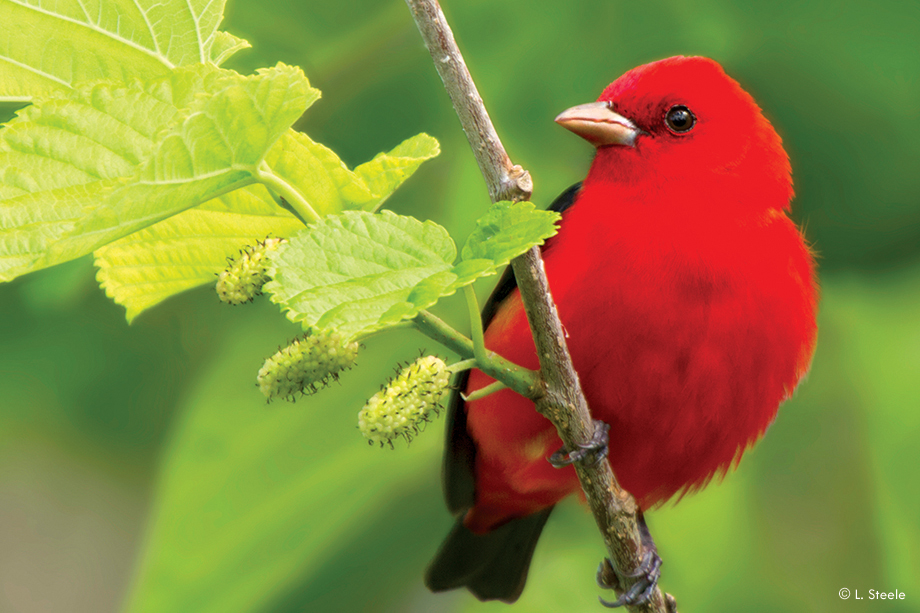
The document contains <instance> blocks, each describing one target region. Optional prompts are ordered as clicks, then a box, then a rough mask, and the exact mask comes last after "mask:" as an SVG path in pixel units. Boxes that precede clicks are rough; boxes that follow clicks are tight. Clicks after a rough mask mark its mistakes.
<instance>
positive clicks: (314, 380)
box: [258, 330, 358, 400]
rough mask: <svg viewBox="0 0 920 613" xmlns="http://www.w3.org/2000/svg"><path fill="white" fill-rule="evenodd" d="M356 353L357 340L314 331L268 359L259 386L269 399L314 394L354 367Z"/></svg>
mask: <svg viewBox="0 0 920 613" xmlns="http://www.w3.org/2000/svg"><path fill="white" fill-rule="evenodd" d="M357 355H358V343H357V342H345V337H344V336H342V335H341V334H339V333H338V332H333V331H323V330H315V331H314V332H313V333H311V334H308V335H306V336H304V337H301V338H296V339H294V341H293V342H292V343H291V344H290V345H288V346H287V347H285V348H284V349H281V350H280V351H278V353H276V354H275V355H273V356H272V357H270V358H268V359H267V360H265V364H263V365H262V368H261V369H260V370H259V377H258V385H259V389H260V390H261V391H262V393H263V394H264V395H265V397H266V398H268V399H269V400H273V399H275V398H285V399H287V400H295V399H296V397H297V394H301V395H304V394H314V393H316V391H317V389H318V388H320V387H325V386H326V385H328V384H329V381H330V380H338V378H339V373H340V372H342V371H343V370H345V369H348V368H351V367H352V366H354V364H355V358H356V357H357Z"/></svg>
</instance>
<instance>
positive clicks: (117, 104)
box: [0, 65, 319, 279]
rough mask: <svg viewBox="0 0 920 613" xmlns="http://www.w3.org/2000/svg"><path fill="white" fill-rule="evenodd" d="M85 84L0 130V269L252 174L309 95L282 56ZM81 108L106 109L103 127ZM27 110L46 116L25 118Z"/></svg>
mask: <svg viewBox="0 0 920 613" xmlns="http://www.w3.org/2000/svg"><path fill="white" fill-rule="evenodd" d="M87 91H88V92H89V94H87V93H86V92H85V91H82V90H79V91H76V92H69V93H67V94H65V97H64V98H63V100H64V101H65V102H64V103H61V104H56V103H57V100H56V99H55V100H53V101H52V102H53V104H52V103H49V104H48V105H47V106H48V108H50V110H48V109H46V104H44V103H40V104H37V105H35V106H34V107H32V108H31V109H29V110H28V111H27V112H26V113H25V114H23V115H22V116H21V117H19V118H17V120H16V121H14V122H13V123H12V124H11V126H12V127H16V126H20V125H22V127H21V129H20V128H16V129H14V130H9V128H7V129H4V130H3V131H2V132H0V136H2V138H3V141H2V142H3V147H4V148H5V149H6V150H8V151H9V153H10V157H9V160H10V164H9V166H8V168H9V170H7V171H4V175H3V181H4V185H7V186H8V187H7V188H5V190H4V192H5V193H4V195H9V196H12V197H11V198H8V199H7V200H2V201H0V222H2V226H0V228H2V229H0V238H3V241H2V244H3V252H2V253H0V279H10V278H13V277H15V276H17V275H20V274H23V273H24V272H28V271H30V270H35V269H38V268H43V267H46V266H50V265H53V264H57V263H60V262H64V261H67V260H70V259H74V258H76V257H79V256H81V255H84V254H86V253H89V252H91V251H93V250H94V249H96V248H98V247H100V246H102V245H105V244H107V243H109V242H112V241H114V240H116V239H118V238H120V237H122V236H126V235H128V234H131V233H132V232H135V231H137V230H140V229H143V228H145V227H147V226H150V225H152V224H155V223H157V222H159V221H162V220H163V219H166V218H167V217H170V216H171V215H174V214H176V213H179V212H181V211H183V210H186V209H188V208H191V207H194V206H196V205H198V204H201V203H203V202H206V201H208V200H210V199H212V198H215V197H218V196H221V195H222V194H225V193H228V192H230V191H233V190H234V189H238V188H240V187H244V186H246V185H249V184H252V183H255V182H256V181H257V180H258V177H259V176H261V175H262V174H263V173H266V172H268V171H270V169H266V168H265V167H264V164H263V160H264V159H265V157H266V155H267V153H268V151H269V150H270V149H271V148H272V147H273V146H274V144H275V143H276V141H277V140H278V139H279V137H280V136H281V135H282V134H284V132H286V131H287V130H288V129H289V128H290V125H291V124H292V123H293V122H294V121H295V120H296V119H297V118H298V117H299V116H300V115H301V113H302V112H303V110H304V109H305V108H306V107H307V106H308V105H309V104H310V103H311V102H312V101H314V100H316V98H318V96H319V93H318V92H317V91H316V90H314V89H312V88H310V86H309V83H308V82H307V80H306V77H304V75H303V73H302V72H301V71H300V69H297V68H292V67H289V66H284V65H278V66H277V67H275V68H271V69H264V70H261V71H259V72H258V74H256V75H254V76H251V77H244V76H242V75H239V74H237V73H235V72H232V71H225V70H220V69H218V68H215V67H213V66H207V65H198V66H196V67H193V68H189V69H177V70H175V71H173V72H172V73H171V74H170V75H168V76H167V77H164V78H161V79H157V80H154V81H153V82H151V83H150V84H147V85H141V84H134V85H132V86H130V87H118V86H112V85H99V86H96V87H94V88H92V89H90V90H87ZM95 92H102V93H103V94H105V95H101V94H100V95H99V96H95V95H93V94H94V93H95ZM97 99H101V100H102V102H98V100H97ZM138 102H140V103H141V104H138ZM74 104H76V105H77V106H78V107H79V108H72V107H73V106H74ZM59 107H60V108H59ZM97 107H99V108H97ZM32 109H34V110H32ZM86 109H89V111H91V112H95V111H100V113H102V114H103V115H110V116H111V119H113V121H110V122H108V124H104V125H103V128H105V127H111V130H110V131H106V130H104V129H100V128H99V127H98V126H99V124H100V121H99V120H100V119H101V120H106V119H108V118H106V117H101V118H99V117H92V116H90V117H89V119H87V116H88V115H87V111H86ZM52 111H60V112H52ZM100 113H96V115H97V116H98V115H99V114H100ZM33 115H38V116H40V117H41V118H49V117H50V119H48V120H47V121H45V122H44V123H41V124H40V123H37V122H35V121H31V122H29V119H30V118H32V117H33ZM109 124H110V125H109ZM170 126H171V127H170ZM7 132H9V136H7ZM154 139H156V140H154ZM23 143H25V144H23ZM94 152H95V153H94ZM144 158H145V161H144V162H143V163H141V164H140V165H139V166H135V165H136V164H137V163H138V161H139V160H140V159H144ZM49 165H50V166H53V167H54V168H56V167H57V166H62V165H63V167H64V170H66V171H67V172H61V173H51V172H48V170H49ZM54 168H52V169H54ZM126 171H133V173H132V175H131V176H129V177H125V174H124V173H125V172H126ZM113 177H115V178H114V179H113ZM117 177H122V178H120V179H117ZM75 186H80V187H82V189H79V190H76V189H73V188H74V187H75ZM60 187H64V188H67V189H59V188H60ZM8 237H9V240H7V238H8Z"/></svg>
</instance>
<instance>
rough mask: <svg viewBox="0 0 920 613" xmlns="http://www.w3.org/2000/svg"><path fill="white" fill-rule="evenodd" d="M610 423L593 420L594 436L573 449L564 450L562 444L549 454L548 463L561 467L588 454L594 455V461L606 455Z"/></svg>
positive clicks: (586, 456) (596, 461)
mask: <svg viewBox="0 0 920 613" xmlns="http://www.w3.org/2000/svg"><path fill="white" fill-rule="evenodd" d="M609 430H610V425H609V424H606V423H604V422H602V421H597V420H595V421H594V436H592V437H591V440H590V441H588V443H587V444H585V445H578V449H576V450H574V451H568V450H566V448H565V446H563V447H562V448H561V449H559V451H557V452H556V453H554V454H553V455H551V456H549V463H550V464H552V465H553V467H555V468H563V467H565V466H568V465H569V464H574V463H575V462H581V461H583V460H585V459H586V458H588V457H589V456H592V455H593V456H594V463H595V464H596V463H598V462H600V461H601V460H603V459H604V458H606V457H607V442H608V440H609V437H608V432H609Z"/></svg>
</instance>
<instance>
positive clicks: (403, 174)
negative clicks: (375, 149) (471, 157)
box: [347, 134, 441, 212]
mask: <svg viewBox="0 0 920 613" xmlns="http://www.w3.org/2000/svg"><path fill="white" fill-rule="evenodd" d="M439 153H441V148H440V146H439V145H438V141H437V140H436V139H434V138H432V137H431V136H428V135H427V134H418V135H416V136H413V137H412V138H410V139H408V140H406V141H403V142H402V143H400V144H399V145H398V146H397V147H395V148H394V149H393V150H392V151H389V152H388V153H379V154H377V156H376V157H374V159H373V160H371V161H370V162H365V163H364V164H361V165H360V166H358V167H357V168H355V175H356V176H357V177H358V178H360V179H361V180H362V181H363V183H364V184H365V185H366V186H367V189H368V191H369V192H370V193H371V194H372V196H371V199H370V200H368V201H366V202H358V201H355V202H354V204H355V205H358V206H357V207H347V208H358V207H360V208H361V209H363V210H365V211H371V212H373V211H376V210H377V209H379V208H380V205H382V204H383V202H384V201H385V200H386V199H387V198H389V197H390V194H392V193H393V192H394V191H396V188H397V187H399V186H400V185H402V183H403V181H405V180H406V179H408V178H409V177H411V176H412V174H413V173H414V172H415V171H416V169H417V168H418V167H419V166H420V165H421V164H422V162H424V161H425V160H429V159H431V158H433V157H435V156H437V155H438V154H439Z"/></svg>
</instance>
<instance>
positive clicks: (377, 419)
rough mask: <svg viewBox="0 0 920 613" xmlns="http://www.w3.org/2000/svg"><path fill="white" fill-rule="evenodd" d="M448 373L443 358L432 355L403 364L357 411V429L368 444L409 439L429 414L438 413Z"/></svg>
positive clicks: (447, 384) (391, 445)
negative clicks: (393, 377)
mask: <svg viewBox="0 0 920 613" xmlns="http://www.w3.org/2000/svg"><path fill="white" fill-rule="evenodd" d="M450 374H451V373H450V371H449V370H448V369H447V365H446V364H444V361H443V360H441V359H440V358H436V357H435V356H432V355H429V356H425V357H421V358H419V359H417V360H416V361H415V362H413V363H412V364H409V365H408V366H407V367H405V368H404V369H403V370H402V371H401V372H400V373H399V374H398V375H397V376H396V378H395V379H393V380H392V381H390V382H389V383H388V384H387V385H386V386H385V387H384V388H383V389H381V390H380V391H379V392H377V393H376V394H374V396H373V397H372V398H371V399H370V400H368V401H367V404H365V405H364V408H362V409H361V411H360V412H359V413H358V428H359V429H360V430H361V433H362V434H363V435H364V437H365V438H366V439H367V440H368V443H370V444H371V445H373V444H375V443H379V444H380V446H381V447H382V446H383V445H384V444H388V445H390V447H391V448H392V447H393V441H395V440H396V439H397V438H399V437H402V438H405V439H406V442H409V441H411V440H412V436H413V435H415V434H418V433H419V432H420V431H421V430H422V429H423V428H424V426H425V424H427V423H428V422H429V421H430V418H431V414H432V413H434V414H435V415H438V414H439V409H440V408H441V404H440V403H441V400H442V399H443V398H444V394H445V393H446V392H447V390H448V387H449V384H450Z"/></svg>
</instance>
